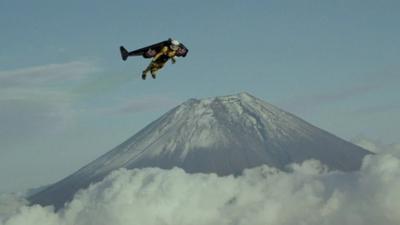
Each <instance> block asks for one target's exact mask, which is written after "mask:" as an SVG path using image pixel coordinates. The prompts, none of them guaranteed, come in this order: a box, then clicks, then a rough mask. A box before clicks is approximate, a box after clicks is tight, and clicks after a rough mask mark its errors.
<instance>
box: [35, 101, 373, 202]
mask: <svg viewBox="0 0 400 225" xmlns="http://www.w3.org/2000/svg"><path fill="white" fill-rule="evenodd" d="M366 154H369V152H368V151H366V150H364V149H362V148H360V147H358V146H356V145H353V144H351V143H349V142H347V141H345V140H342V139H340V138H338V137H336V136H334V135H332V134H330V133H328V132H326V131H324V130H321V129H319V128H317V127H315V126H313V125H311V124H309V123H307V122H305V121H303V120H302V119H300V118H298V117H296V116H294V115H292V114H290V113H288V112H285V111H283V110H281V109H279V108H277V107H275V106H273V105H270V104H268V103H266V102H264V101H262V100H260V99H257V98H255V97H253V96H251V95H250V94H247V93H240V94H237V95H230V96H223V97H215V98H206V99H202V100H197V99H190V100H188V101H186V102H184V103H183V104H181V105H179V106H177V107H175V108H174V109H172V110H170V111H169V112H167V113H166V114H164V115H163V116H161V117H160V118H159V119H157V120H155V121H154V122H152V123H151V124H149V125H148V126H147V127H145V128H144V129H142V130H141V131H140V132H138V133H137V134H135V135H134V136H132V137H131V138H129V139H128V140H127V141H125V142H124V143H122V144H120V145H119V146H117V147H116V148H114V149H113V150H111V151H110V152H108V153H106V154H104V155H103V156H101V157H100V158H98V159H96V160H95V161H93V162H91V163H90V164H88V165H87V166H85V167H83V168H81V169H80V170H79V171H77V172H76V173H74V174H72V175H70V176H69V177H67V178H65V179H63V180H61V181H59V182H57V183H55V184H53V185H51V186H49V187H48V188H46V189H45V190H43V191H41V192H39V193H37V194H35V195H33V196H31V197H30V201H31V202H32V203H39V204H42V205H54V206H55V207H56V208H60V207H62V206H63V204H64V203H65V202H67V201H69V200H71V199H72V197H73V194H74V193H76V191H77V190H79V189H81V188H85V187H87V186H88V185H89V184H90V183H93V182H96V181H99V180H101V179H102V178H104V177H105V176H106V175H107V174H109V173H110V172H111V171H113V170H115V169H118V168H121V167H125V168H128V169H130V168H143V167H160V168H164V169H169V168H172V167H181V168H183V169H184V170H185V171H187V172H190V173H197V172H202V173H217V174H218V175H227V174H239V173H241V172H242V171H243V169H245V168H251V167H255V166H259V165H262V164H267V165H270V166H274V167H277V168H280V169H284V168H285V166H286V165H288V164H290V163H294V162H302V161H304V160H307V159H311V158H313V159H317V160H320V161H321V162H322V163H324V164H326V165H327V166H328V167H330V168H331V169H337V170H342V171H352V170H357V169H359V167H360V165H361V161H362V158H363V157H364V156H365V155H366Z"/></svg>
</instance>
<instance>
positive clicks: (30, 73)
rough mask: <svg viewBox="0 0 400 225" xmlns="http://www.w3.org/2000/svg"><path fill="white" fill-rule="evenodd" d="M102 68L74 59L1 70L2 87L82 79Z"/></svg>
mask: <svg viewBox="0 0 400 225" xmlns="http://www.w3.org/2000/svg"><path fill="white" fill-rule="evenodd" d="M98 71H100V68H98V67H97V66H95V65H94V64H92V63H89V62H80V61H72V62H68V63H61V64H49V65H40V66H34V67H28V68H21V69H15V70H6V71H0V87H6V88H9V87H15V86H26V85H46V84H48V83H54V82H60V81H61V82H65V81H70V80H80V79H83V78H85V77H86V76H87V75H88V74H91V73H94V72H98Z"/></svg>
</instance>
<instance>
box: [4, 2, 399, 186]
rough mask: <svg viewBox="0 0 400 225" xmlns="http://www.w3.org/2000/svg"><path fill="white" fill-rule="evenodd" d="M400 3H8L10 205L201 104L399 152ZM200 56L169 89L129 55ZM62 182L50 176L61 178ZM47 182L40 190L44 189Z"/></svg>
mask: <svg viewBox="0 0 400 225" xmlns="http://www.w3.org/2000/svg"><path fill="white" fill-rule="evenodd" d="M399 8H400V3H399V2H398V1H392V0H388V1H384V2H377V1H368V0H367V1H356V0H350V1H344V0H339V1H332V2H326V1H325V2H322V1H318V2H317V1H301V2H300V1H263V2H260V1H246V2H245V1H218V2H215V1H198V2H195V1H151V3H150V2H136V1H113V2H110V1H104V0H103V1H85V2H82V1H77V0H72V1H68V2H67V1H64V2H60V1H49V0H39V1H22V0H13V1H11V0H4V1H1V2H0V27H1V35H0V43H1V46H2V47H1V51H0V124H1V126H0V180H2V181H3V180H6V181H11V180H12V181H13V182H4V183H3V182H2V185H1V186H0V192H2V191H11V190H16V189H24V188H28V187H32V186H37V185H41V184H46V183H49V182H53V181H55V180H57V179H59V178H60V177H63V176H65V175H67V174H70V173H71V172H73V171H74V170H76V169H77V168H79V167H80V166H82V165H84V164H86V163H87V162H89V161H91V160H93V159H94V158H96V157H97V156H99V155H101V154H102V153H104V152H106V151H108V150H109V149H111V148H113V147H115V145H117V144H119V143H121V142H122V141H123V140H125V139H126V138H128V137H130V136H131V135H132V134H134V133H136V132H137V131H138V130H140V129H141V128H143V127H144V126H145V125H146V124H148V123H149V122H151V121H152V120H154V119H155V118H157V117H158V116H160V115H161V114H162V113H164V112H165V111H167V110H168V109H170V108H172V107H173V106H175V105H177V104H179V103H181V102H182V101H184V100H186V99H188V98H192V97H195V98H203V97H209V96H219V95H227V94H234V93H238V92H242V91H246V92H249V93H251V94H253V95H255V96H257V97H259V98H261V99H263V100H265V101H267V102H270V103H272V104H274V105H277V106H279V107H281V108H283V109H285V110H286V111H289V112H291V113H294V114H296V115H298V116H300V117H302V118H304V119H305V120H307V121H309V122H311V123H312V124H314V125H316V126H318V127H321V128H323V129H325V130H328V131H330V132H332V133H334V134H336V135H338V136H340V137H342V138H345V139H351V138H354V137H357V136H368V137H372V138H374V139H378V140H381V141H383V142H388V143H391V142H396V141H398V139H399V136H398V133H399V132H398V131H399V129H398V127H399V125H400V124H399V123H400V122H399V119H398V115H399V112H400V95H399V92H398V85H397V84H398V83H399V77H400V76H399V70H400V67H399V63H398V59H399V58H400V56H399V54H400V41H399V40H400V31H399V29H398V21H399V20H400V16H399V14H398V9H399ZM168 37H174V38H176V39H178V40H180V41H182V42H183V43H185V45H187V47H188V48H189V50H190V52H189V55H188V56H187V57H186V58H184V59H179V60H178V62H177V64H175V65H168V66H167V67H166V68H165V69H164V70H163V71H161V72H160V75H159V77H158V78H157V80H147V81H145V82H144V81H142V80H140V73H141V71H142V69H143V68H145V67H146V65H147V63H148V61H147V60H144V59H140V58H137V59H129V60H128V61H127V62H122V61H121V59H120V56H119V52H118V47H119V46H120V45H124V46H126V47H127V48H128V49H134V48H139V47H143V46H145V45H147V44H151V43H154V42H157V41H161V40H164V39H166V38H168ZM49 168H51V169H49ZM39 174H40V176H38V175H39Z"/></svg>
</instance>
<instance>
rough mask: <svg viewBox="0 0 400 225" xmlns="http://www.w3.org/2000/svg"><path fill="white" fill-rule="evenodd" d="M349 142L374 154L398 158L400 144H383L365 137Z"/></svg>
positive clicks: (399, 155) (399, 156)
mask: <svg viewBox="0 0 400 225" xmlns="http://www.w3.org/2000/svg"><path fill="white" fill-rule="evenodd" d="M351 142H353V143H354V144H356V145H359V146H361V147H363V148H365V149H367V150H369V151H371V152H374V153H381V154H391V155H394V156H396V157H398V158H400V144H397V143H391V144H385V143H383V142H382V141H379V140H371V139H369V138H365V137H357V138H354V139H353V140H352V141H351Z"/></svg>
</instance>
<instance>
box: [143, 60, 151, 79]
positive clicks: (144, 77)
mask: <svg viewBox="0 0 400 225" xmlns="http://www.w3.org/2000/svg"><path fill="white" fill-rule="evenodd" d="M152 64H153V63H152V62H151V63H150V64H149V65H148V66H147V68H146V69H145V70H143V72H142V79H143V80H146V76H147V73H148V72H150V71H151V70H152V67H153V66H152Z"/></svg>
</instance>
